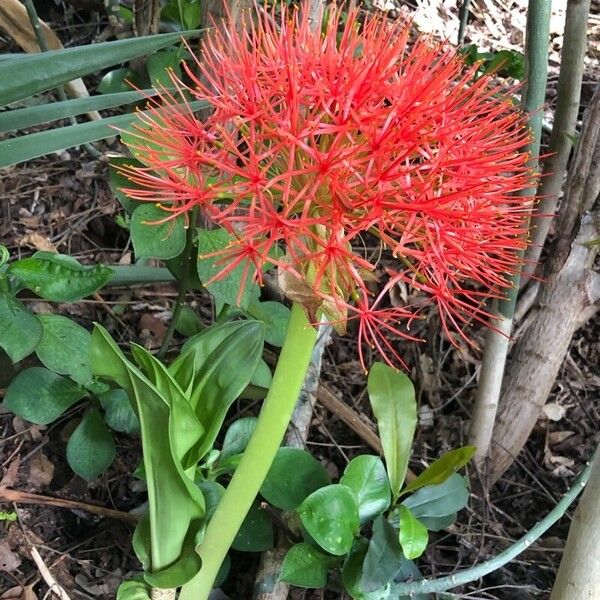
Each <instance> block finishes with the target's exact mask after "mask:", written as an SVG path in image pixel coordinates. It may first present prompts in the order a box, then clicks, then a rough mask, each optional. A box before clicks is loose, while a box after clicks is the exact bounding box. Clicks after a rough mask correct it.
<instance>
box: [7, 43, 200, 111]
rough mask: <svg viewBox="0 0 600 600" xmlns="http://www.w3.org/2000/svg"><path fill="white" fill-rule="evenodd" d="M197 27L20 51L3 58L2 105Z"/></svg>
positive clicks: (120, 60) (160, 45)
mask: <svg viewBox="0 0 600 600" xmlns="http://www.w3.org/2000/svg"><path fill="white" fill-rule="evenodd" d="M198 33H199V32H197V31H189V32H178V33H165V34H161V35H149V36H142V37H137V38H130V39H125V40H117V41H115V42H101V43H99V44H88V45H86V46H78V47H75V48H65V49H61V50H51V51H49V52H42V53H39V54H27V55H17V56H13V57H10V59H8V60H4V61H2V62H0V81H2V82H4V84H3V86H2V89H1V90H0V105H2V104H10V103H11V102H15V101H16V100H22V99H24V98H27V97H29V96H33V95H34V94H38V93H40V92H45V91H47V90H51V89H53V88H55V87H57V86H59V85H62V84H63V83H67V82H69V81H72V80H73V79H77V78H78V77H81V76H83V75H88V74H89V73H95V72H97V71H99V70H100V69H104V68H106V67H110V66H112V65H117V64H120V63H123V62H126V61H128V60H130V59H132V58H135V57H136V56H141V55H142V54H149V53H150V52H154V51H155V50H159V49H160V48H166V47H167V46H171V45H172V44H177V43H179V42H180V41H181V38H182V37H187V38H189V37H193V36H195V35H197V34H198Z"/></svg>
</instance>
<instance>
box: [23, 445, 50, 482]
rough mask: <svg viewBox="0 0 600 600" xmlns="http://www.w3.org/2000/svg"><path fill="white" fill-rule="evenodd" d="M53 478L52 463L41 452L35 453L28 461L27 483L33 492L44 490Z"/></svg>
mask: <svg viewBox="0 0 600 600" xmlns="http://www.w3.org/2000/svg"><path fill="white" fill-rule="evenodd" d="M53 477H54V463H52V462H51V461H50V459H49V458H48V457H47V456H46V455H45V454H44V453H43V452H36V454H34V455H33V456H32V457H31V459H30V461H29V473H28V476H27V483H28V484H29V485H30V486H31V487H32V488H33V489H34V490H41V489H44V488H45V487H46V486H47V485H49V484H50V482H51V481H52V478H53Z"/></svg>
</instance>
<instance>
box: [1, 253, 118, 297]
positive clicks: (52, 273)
mask: <svg viewBox="0 0 600 600" xmlns="http://www.w3.org/2000/svg"><path fill="white" fill-rule="evenodd" d="M8 272H9V273H10V274H11V275H14V276H16V277H18V278H19V279H20V280H21V281H22V283H23V285H24V286H25V287H27V288H29V289H30V290H31V291H32V292H35V293H36V294H37V295H38V296H41V297H42V298H44V299H46V300H51V301H52V302H76V301H77V300H81V299H82V298H85V297H86V296H90V295H91V294H93V293H94V292H96V291H97V290H99V289H100V288H101V287H102V286H103V285H104V284H106V282H107V281H108V280H109V279H110V277H111V275H112V272H113V271H112V269H109V268H108V267H105V266H103V265H95V266H94V267H84V266H82V265H80V264H79V263H78V262H77V261H76V260H75V259H74V258H71V257H70V256H65V255H63V254H52V253H51V252H36V253H35V254H34V255H33V256H32V257H30V258H24V259H22V260H18V261H16V262H13V263H11V264H10V265H9V266H8Z"/></svg>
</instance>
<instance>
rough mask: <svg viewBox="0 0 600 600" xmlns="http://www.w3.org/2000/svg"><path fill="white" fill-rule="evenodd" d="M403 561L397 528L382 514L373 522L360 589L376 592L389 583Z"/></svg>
mask: <svg viewBox="0 0 600 600" xmlns="http://www.w3.org/2000/svg"><path fill="white" fill-rule="evenodd" d="M401 562H402V551H401V549H400V543H399V542H398V535H397V534H396V530H395V529H394V528H393V527H392V526H391V525H390V524H389V523H388V521H387V519H386V518H385V517H384V516H383V515H380V516H379V517H377V519H376V520H375V522H374V523H373V537H372V538H371V540H370V542H369V548H368V550H367V554H366V556H365V560H364V563H363V566H362V577H361V582H360V589H361V590H362V591H363V592H374V591H376V590H378V589H379V588H382V587H384V586H385V585H387V584H388V583H389V582H390V581H391V580H392V579H393V578H394V576H395V575H396V573H397V572H398V569H399V568H400V564H401Z"/></svg>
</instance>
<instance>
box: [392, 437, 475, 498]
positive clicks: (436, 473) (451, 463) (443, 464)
mask: <svg viewBox="0 0 600 600" xmlns="http://www.w3.org/2000/svg"><path fill="white" fill-rule="evenodd" d="M473 454H475V447H474V446H464V447H462V448H457V449H456V450H450V452H446V454H444V455H443V456H441V457H440V458H438V459H437V460H436V461H434V462H432V463H431V464H430V465H429V466H428V467H427V468H426V469H425V470H424V471H423V472H422V473H421V474H420V475H419V476H418V477H417V478H416V479H414V480H413V481H411V482H410V483H409V484H408V485H407V486H406V487H405V488H404V489H403V490H402V493H403V494H408V493H410V492H414V491H415V490H418V489H419V488H422V487H424V486H426V485H437V484H440V483H443V482H444V481H446V479H448V478H449V477H450V476H451V475H454V473H456V471H458V470H459V469H460V468H461V467H464V466H465V465H466V464H467V463H468V462H469V461H470V460H471V457H472V456H473Z"/></svg>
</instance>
